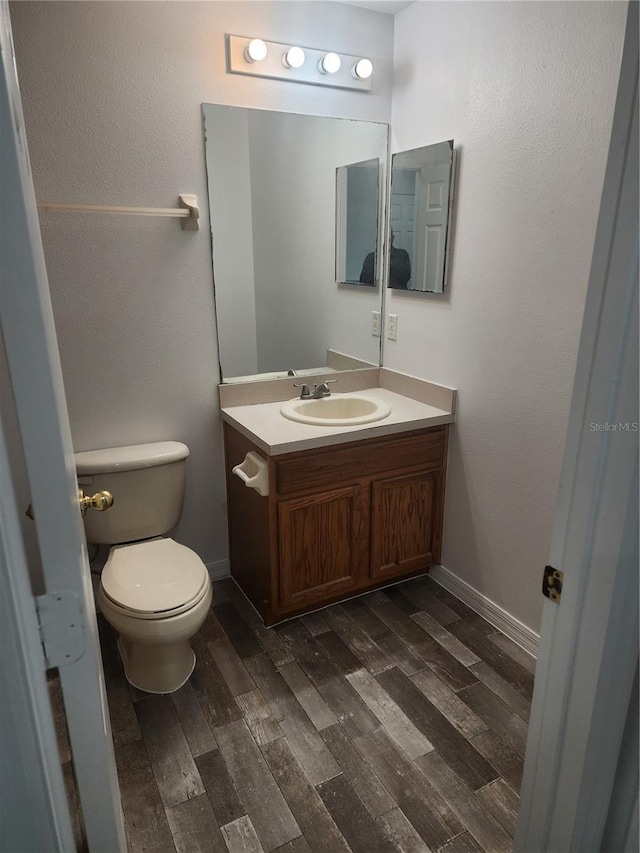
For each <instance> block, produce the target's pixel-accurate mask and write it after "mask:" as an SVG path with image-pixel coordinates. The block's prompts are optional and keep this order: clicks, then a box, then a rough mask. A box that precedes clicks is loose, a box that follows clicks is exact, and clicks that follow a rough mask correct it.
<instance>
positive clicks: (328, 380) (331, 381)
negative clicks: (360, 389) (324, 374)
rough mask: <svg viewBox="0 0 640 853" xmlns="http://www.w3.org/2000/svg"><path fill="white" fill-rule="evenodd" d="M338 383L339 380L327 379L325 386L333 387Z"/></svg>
mask: <svg viewBox="0 0 640 853" xmlns="http://www.w3.org/2000/svg"><path fill="white" fill-rule="evenodd" d="M337 381H338V380H337V379H325V380H324V384H325V385H333V384H334V383H335V382H337Z"/></svg>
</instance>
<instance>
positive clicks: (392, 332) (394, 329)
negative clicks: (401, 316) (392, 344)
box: [387, 314, 398, 341]
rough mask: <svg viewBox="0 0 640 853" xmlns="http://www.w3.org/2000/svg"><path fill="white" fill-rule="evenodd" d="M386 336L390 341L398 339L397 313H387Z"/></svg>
mask: <svg viewBox="0 0 640 853" xmlns="http://www.w3.org/2000/svg"><path fill="white" fill-rule="evenodd" d="M387 337H388V338H389V340H390V341H397V340H398V315H397V314H389V315H388V317H387Z"/></svg>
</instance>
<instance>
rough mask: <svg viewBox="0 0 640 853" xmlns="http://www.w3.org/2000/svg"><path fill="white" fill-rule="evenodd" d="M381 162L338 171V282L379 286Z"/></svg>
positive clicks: (369, 161)
mask: <svg viewBox="0 0 640 853" xmlns="http://www.w3.org/2000/svg"><path fill="white" fill-rule="evenodd" d="M380 172H381V170H380V162H379V161H378V160H366V161H365V162H364V163H351V164H350V165H349V166H339V167H338V168H337V169H336V281H337V282H339V283H342V284H369V285H374V284H377V278H376V276H377V272H378V269H379V267H380V265H379V263H378V260H377V259H378V245H379V243H378V223H379V221H380V217H379V215H378V213H379V210H378V203H379V198H380Z"/></svg>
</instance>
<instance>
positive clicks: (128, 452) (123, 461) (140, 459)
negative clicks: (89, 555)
mask: <svg viewBox="0 0 640 853" xmlns="http://www.w3.org/2000/svg"><path fill="white" fill-rule="evenodd" d="M188 455H189V448H188V447H187V446H186V445H185V444H181V443H180V442H178V441H160V442H154V443H152V444H135V445H130V446H128V447H109V448H106V449H104V450H89V451H85V452H83V453H76V454H75V460H76V472H77V475H78V486H79V488H81V489H82V490H83V491H84V493H85V495H92V494H95V492H99V491H102V490H106V491H107V492H111V494H112V495H113V506H112V507H111V508H110V509H108V510H105V511H104V512H97V511H96V510H92V509H90V510H88V511H87V514H86V516H85V519H84V528H85V533H86V537H87V542H92V543H96V544H107V545H116V544H119V543H123V542H135V541H137V540H138V539H151V538H152V537H154V536H162V535H164V534H165V533H168V532H169V531H170V530H172V529H173V528H174V527H175V526H176V524H177V523H178V521H179V520H180V515H181V513H182V502H183V500H184V483H185V461H186V459H187V457H188Z"/></svg>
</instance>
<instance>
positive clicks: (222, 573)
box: [206, 560, 231, 581]
mask: <svg viewBox="0 0 640 853" xmlns="http://www.w3.org/2000/svg"><path fill="white" fill-rule="evenodd" d="M206 565H207V571H208V572H209V577H210V578H211V580H212V581H219V580H220V579H221V578H228V577H229V575H230V574H231V566H230V564H229V560H214V562H213V563H207V564H206Z"/></svg>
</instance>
